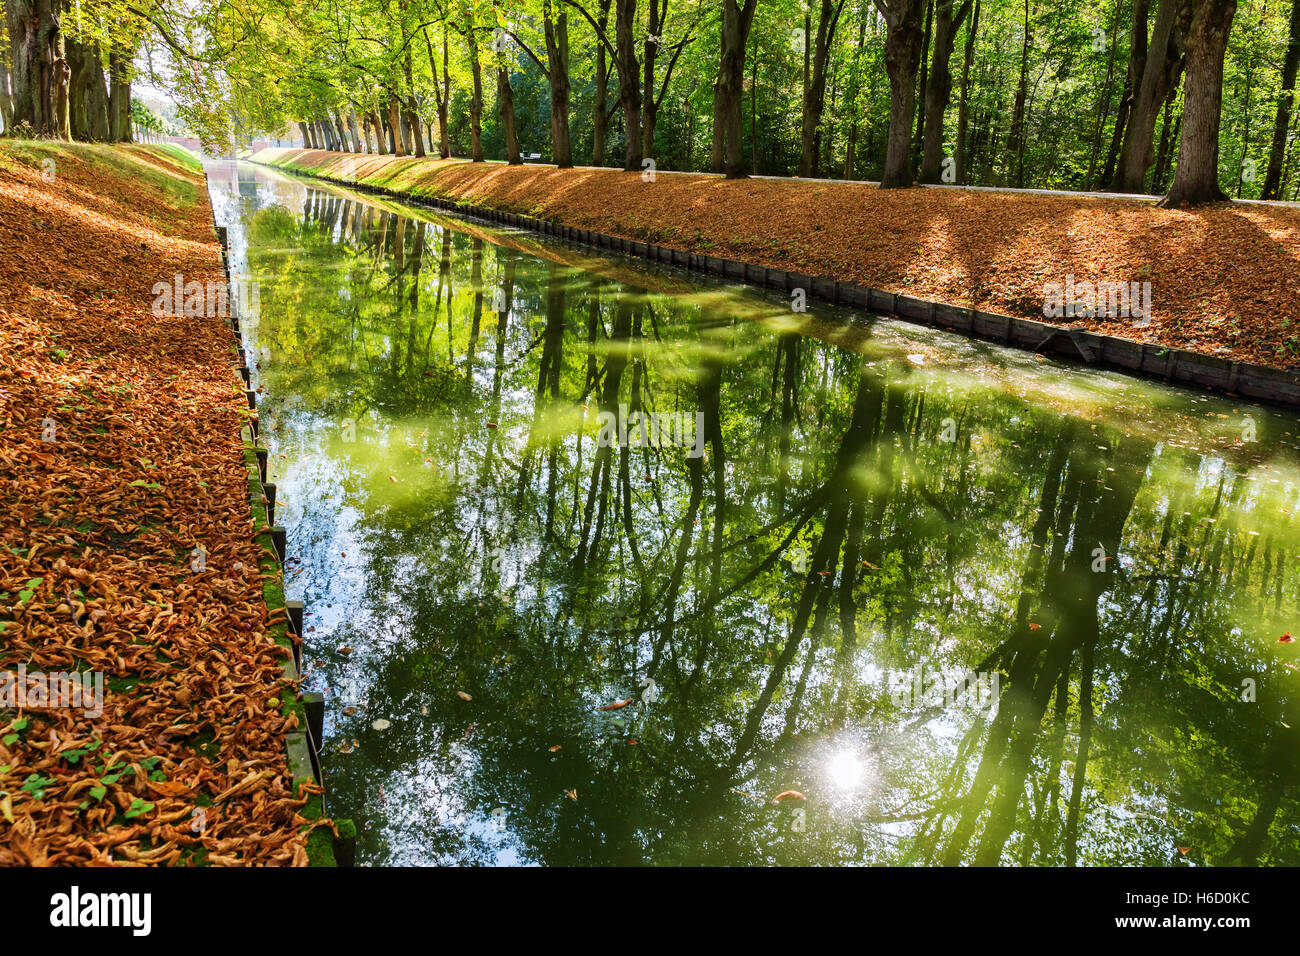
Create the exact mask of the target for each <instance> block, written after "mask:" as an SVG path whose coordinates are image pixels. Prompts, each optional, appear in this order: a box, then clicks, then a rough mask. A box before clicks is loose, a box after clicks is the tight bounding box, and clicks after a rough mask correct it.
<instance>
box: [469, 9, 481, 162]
mask: <svg viewBox="0 0 1300 956" xmlns="http://www.w3.org/2000/svg"><path fill="white" fill-rule="evenodd" d="M469 65H470V72H472V73H473V74H474V92H473V94H472V95H471V96H470V100H469V132H470V146H471V153H472V158H473V160H474V162H476V163H481V162H483V66H482V64H480V63H479V58H478V41H476V40H475V39H474V33H473V30H472V29H471V31H470V35H469Z"/></svg>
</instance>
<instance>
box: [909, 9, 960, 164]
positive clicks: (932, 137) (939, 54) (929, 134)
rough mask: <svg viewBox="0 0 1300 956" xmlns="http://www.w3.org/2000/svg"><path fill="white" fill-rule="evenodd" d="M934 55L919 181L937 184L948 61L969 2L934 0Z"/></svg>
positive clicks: (948, 82)
mask: <svg viewBox="0 0 1300 956" xmlns="http://www.w3.org/2000/svg"><path fill="white" fill-rule="evenodd" d="M936 4H937V5H936V7H935V18H934V52H933V53H932V54H931V61H930V75H929V80H928V83H927V84H926V89H925V142H924V146H923V150H922V154H921V182H923V183H937V182H939V175H940V166H941V165H942V164H943V115H944V113H945V111H946V110H947V109H948V101H949V100H950V99H951V97H952V72H951V71H950V70H949V68H948V62H949V60H951V59H952V48H953V45H954V44H955V43H956V41H957V32H958V31H959V30H961V25H962V23H963V22H965V20H966V17H967V15H968V14H969V13H970V9H971V0H961V3H960V4H959V3H958V0H936Z"/></svg>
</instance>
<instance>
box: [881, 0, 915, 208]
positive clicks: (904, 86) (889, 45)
mask: <svg viewBox="0 0 1300 956" xmlns="http://www.w3.org/2000/svg"><path fill="white" fill-rule="evenodd" d="M875 4H876V9H877V10H879V11H880V14H881V16H883V17H884V18H885V31H886V32H885V69H886V71H887V72H888V73H889V136H888V140H887V143H886V152H885V172H884V175H883V176H882V177H881V179H880V188H881V189H898V188H901V187H904V186H910V185H911V184H912V170H911V162H910V150H909V149H908V147H909V144H910V140H911V132H912V109H913V105H914V103H915V100H916V93H915V91H916V71H917V67H919V66H920V64H921V54H922V53H923V52H924V51H923V50H922V43H921V40H922V30H921V17H922V14H923V13H924V0H875Z"/></svg>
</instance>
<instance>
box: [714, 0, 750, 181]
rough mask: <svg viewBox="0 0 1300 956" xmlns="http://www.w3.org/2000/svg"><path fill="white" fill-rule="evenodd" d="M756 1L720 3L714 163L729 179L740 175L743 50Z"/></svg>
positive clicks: (742, 158) (733, 0)
mask: <svg viewBox="0 0 1300 956" xmlns="http://www.w3.org/2000/svg"><path fill="white" fill-rule="evenodd" d="M757 6H758V0H745V2H744V3H743V4H741V3H739V2H737V0H722V25H721V41H722V53H721V56H720V57H719V60H718V77H717V79H716V80H715V81H714V83H713V163H712V168H713V171H714V172H715V173H722V172H725V173H726V174H727V178H728V179H736V178H737V177H739V176H741V175H743V172H742V164H743V162H744V152H743V144H742V142H741V123H740V110H741V101H742V97H743V93H744V82H745V49H746V45H747V44H748V42H749V31H750V29H751V28H752V27H753V24H754V10H755V9H756V8H757Z"/></svg>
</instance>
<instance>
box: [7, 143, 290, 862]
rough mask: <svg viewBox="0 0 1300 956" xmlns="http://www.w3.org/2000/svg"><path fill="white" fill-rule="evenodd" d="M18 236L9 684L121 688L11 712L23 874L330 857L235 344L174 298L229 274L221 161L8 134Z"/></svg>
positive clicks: (12, 267)
mask: <svg viewBox="0 0 1300 956" xmlns="http://www.w3.org/2000/svg"><path fill="white" fill-rule="evenodd" d="M0 223H3V227H2V228H0V424H2V426H3V430H2V431H0V495H2V496H3V499H4V504H3V516H4V517H3V520H2V521H0V624H2V626H3V631H0V634H2V635H3V642H2V643H0V672H6V671H7V672H16V671H17V670H18V668H19V667H20V666H22V667H25V668H26V671H27V672H28V673H29V674H31V673H33V672H42V673H45V674H52V673H57V672H71V671H82V672H102V673H103V675H104V677H105V685H104V697H103V701H102V713H101V714H98V715H95V714H93V713H91V712H88V710H93V708H89V709H88V708H68V707H62V708H49V707H46V708H42V707H38V706H33V707H30V708H28V709H26V710H24V711H22V712H21V713H18V712H16V711H14V710H6V709H3V707H2V706H0V865H6V864H88V863H120V862H128V863H129V862H137V863H138V862H144V863H155V864H171V865H183V864H186V863H211V864H304V863H306V862H307V852H306V835H305V834H304V833H303V832H302V829H301V828H302V827H303V826H304V824H305V821H304V819H303V818H302V816H301V815H300V813H299V811H300V809H301V808H302V807H303V805H304V802H305V800H306V795H305V794H303V795H295V794H294V793H292V792H291V778H290V776H289V773H288V768H287V764H286V758H285V733H286V731H287V730H289V729H290V728H291V726H293V725H295V724H296V723H297V720H298V718H297V716H296V714H293V713H289V715H288V716H286V715H285V714H284V713H282V708H284V702H285V701H286V700H288V699H289V698H290V697H291V695H292V694H293V689H292V688H291V687H289V686H287V685H286V683H285V681H284V678H283V676H282V670H281V667H282V659H283V656H284V654H285V653H286V652H285V651H284V650H283V649H282V648H281V647H279V646H277V645H275V644H273V643H271V642H270V641H269V640H268V639H267V636H266V632H267V629H268V627H269V626H270V625H271V624H272V623H273V622H271V621H269V620H268V617H269V615H268V612H267V609H266V604H265V602H264V600H263V596H262V580H261V574H260V572H259V570H258V559H259V556H260V555H261V553H262V552H261V548H260V546H259V545H258V544H256V543H255V542H254V541H253V540H252V520H251V515H250V510H249V489H248V473H247V470H246V465H245V457H244V450H243V445H242V443H241V440H240V428H241V425H242V424H243V421H244V416H246V415H247V414H248V412H247V406H246V403H245V401H244V397H243V394H242V392H241V390H240V387H239V381H238V377H237V376H236V375H235V373H234V369H233V365H232V350H233V347H234V338H233V336H232V333H231V331H230V327H229V324H228V323H227V321H226V320H225V319H224V318H222V317H221V316H220V315H218V314H208V315H202V316H188V317H187V316H184V315H182V314H168V315H161V316H160V315H155V314H154V311H153V309H152V308H151V306H152V303H153V301H154V294H153V291H152V289H153V285H154V283H156V282H160V281H162V282H168V283H171V282H173V281H174V277H175V276H177V275H180V276H182V277H183V279H184V281H186V282H189V281H198V282H201V283H204V284H205V285H206V283H208V282H209V281H214V282H215V281H218V280H220V279H221V278H222V276H221V269H220V265H219V261H220V260H219V255H218V247H217V244H216V241H215V238H214V236H213V233H212V227H211V212H210V208H209V205H208V199H207V193H206V189H205V182H204V178H203V174H202V171H201V170H200V169H199V168H198V166H197V164H196V163H193V162H187V161H186V160H185V159H184V158H183V157H181V156H179V155H178V154H175V153H169V152H167V151H165V150H162V149H144V148H137V147H109V146H68V145H60V144H53V143H34V142H6V143H3V144H0ZM196 549H199V550H197V551H196ZM196 554H198V555H202V560H195V556H196ZM280 613H283V612H282V611H281V612H280ZM2 704H3V702H0V705H2Z"/></svg>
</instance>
